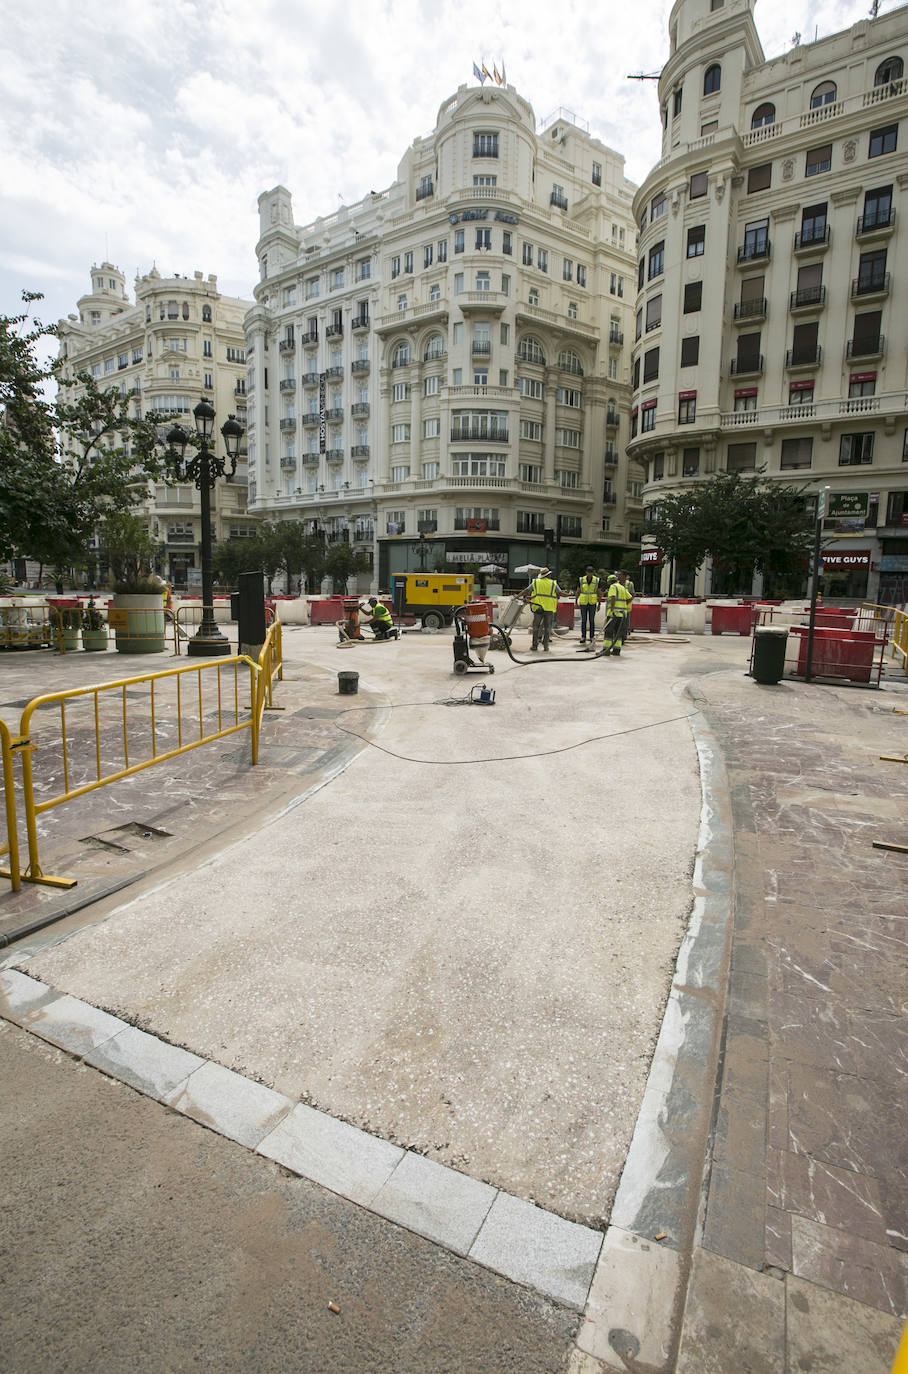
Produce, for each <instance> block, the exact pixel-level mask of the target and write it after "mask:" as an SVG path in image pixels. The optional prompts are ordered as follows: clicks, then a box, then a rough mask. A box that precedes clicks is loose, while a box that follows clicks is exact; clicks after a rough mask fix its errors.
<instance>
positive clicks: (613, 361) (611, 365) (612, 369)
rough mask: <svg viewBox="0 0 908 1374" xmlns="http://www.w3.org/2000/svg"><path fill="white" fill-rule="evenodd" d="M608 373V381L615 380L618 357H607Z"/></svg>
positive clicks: (616, 378)
mask: <svg viewBox="0 0 908 1374" xmlns="http://www.w3.org/2000/svg"><path fill="white" fill-rule="evenodd" d="M608 375H609V381H610V382H617V380H618V359H617V358H609V360H608Z"/></svg>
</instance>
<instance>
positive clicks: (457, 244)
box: [454, 229, 464, 253]
mask: <svg viewBox="0 0 908 1374" xmlns="http://www.w3.org/2000/svg"><path fill="white" fill-rule="evenodd" d="M463 249H464V231H463V229H455V230H454V252H455V253H462V252H463Z"/></svg>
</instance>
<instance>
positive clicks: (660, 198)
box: [649, 191, 666, 224]
mask: <svg viewBox="0 0 908 1374" xmlns="http://www.w3.org/2000/svg"><path fill="white" fill-rule="evenodd" d="M665 207H666V200H665V192H664V191H660V192H659V194H658V195H657V196H653V198H652V200H651V201H650V206H649V220H650V224H652V222H653V220H654V219H660V218H661V217H662V215H664V214H665Z"/></svg>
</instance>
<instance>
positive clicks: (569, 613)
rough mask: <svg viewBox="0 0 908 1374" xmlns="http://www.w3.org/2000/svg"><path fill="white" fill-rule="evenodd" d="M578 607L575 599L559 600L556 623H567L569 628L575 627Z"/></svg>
mask: <svg viewBox="0 0 908 1374" xmlns="http://www.w3.org/2000/svg"><path fill="white" fill-rule="evenodd" d="M576 610H577V607H576V606H575V605H574V602H573V599H572V600H570V601H559V602H558V610H557V611H556V612H555V624H556V625H566V626H567V628H568V629H569V630H572V629H573V628H574V614H575V612H576Z"/></svg>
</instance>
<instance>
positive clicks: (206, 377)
mask: <svg viewBox="0 0 908 1374" xmlns="http://www.w3.org/2000/svg"><path fill="white" fill-rule="evenodd" d="M211 375H212V374H211V373H210V372H205V373H203V377H204V381H203V383H202V385H203V386H204V388H205V390H206V391H210V390H211V388H212V381H211Z"/></svg>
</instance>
